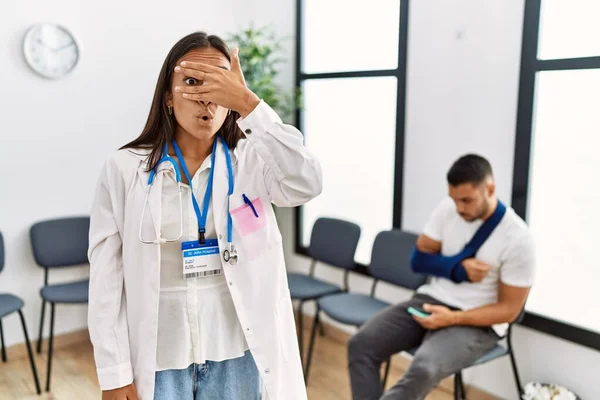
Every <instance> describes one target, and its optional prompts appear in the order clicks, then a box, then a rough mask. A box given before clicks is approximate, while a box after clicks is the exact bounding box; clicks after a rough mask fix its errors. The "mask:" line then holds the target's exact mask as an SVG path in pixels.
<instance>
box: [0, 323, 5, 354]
mask: <svg viewBox="0 0 600 400" xmlns="http://www.w3.org/2000/svg"><path fill="white" fill-rule="evenodd" d="M0 343H2V361H3V362H6V346H5V345H4V328H3V327H2V320H1V319H0Z"/></svg>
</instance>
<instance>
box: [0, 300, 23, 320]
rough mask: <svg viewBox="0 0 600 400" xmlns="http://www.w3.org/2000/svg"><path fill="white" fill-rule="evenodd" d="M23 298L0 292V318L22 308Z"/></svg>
mask: <svg viewBox="0 0 600 400" xmlns="http://www.w3.org/2000/svg"><path fill="white" fill-rule="evenodd" d="M24 305H25V303H24V302H23V300H21V299H20V298H18V297H17V296H13V295H12V294H0V318H2V317H4V316H5V315H8V314H12V313H14V312H15V311H18V310H20V309H21V308H23V306H24Z"/></svg>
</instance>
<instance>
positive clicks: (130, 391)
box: [102, 383, 138, 400]
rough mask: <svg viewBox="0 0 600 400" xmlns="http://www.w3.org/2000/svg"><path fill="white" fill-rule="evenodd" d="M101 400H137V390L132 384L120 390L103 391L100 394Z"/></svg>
mask: <svg viewBox="0 0 600 400" xmlns="http://www.w3.org/2000/svg"><path fill="white" fill-rule="evenodd" d="M102 400H138V396H137V390H136V389H135V385H134V384H133V383H132V384H130V385H127V386H123V387H122V388H118V389H113V390H105V391H103V392H102Z"/></svg>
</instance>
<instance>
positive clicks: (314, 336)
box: [304, 303, 321, 383]
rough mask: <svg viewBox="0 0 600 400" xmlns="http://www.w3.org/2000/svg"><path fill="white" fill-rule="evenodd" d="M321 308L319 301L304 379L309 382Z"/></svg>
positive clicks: (311, 333)
mask: <svg viewBox="0 0 600 400" xmlns="http://www.w3.org/2000/svg"><path fill="white" fill-rule="evenodd" d="M320 311H321V310H320V309H319V304H318V303H317V311H316V313H315V320H314V322H313V325H312V329H311V332H310V343H309V345H308V356H307V359H306V370H305V371H304V381H305V382H306V383H308V374H309V371H310V363H311V361H312V355H313V350H314V346H315V339H316V336H317V326H318V325H319V313H320Z"/></svg>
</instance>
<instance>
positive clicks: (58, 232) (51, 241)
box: [29, 217, 90, 268]
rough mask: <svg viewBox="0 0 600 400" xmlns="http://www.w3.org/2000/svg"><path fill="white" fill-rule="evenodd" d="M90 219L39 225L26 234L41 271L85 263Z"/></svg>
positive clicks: (67, 219)
mask: <svg viewBox="0 0 600 400" xmlns="http://www.w3.org/2000/svg"><path fill="white" fill-rule="evenodd" d="M89 231H90V218H89V217H75V218H60V219H53V220H48V221H42V222H38V223H36V224H35V225H33V226H32V227H31V230H30V232H29V234H30V237H31V246H32V248H33V256H34V258H35V262H36V263H37V264H38V265H39V266H40V267H43V268H54V267H69V266H73V265H80V264H87V263H88V257H87V250H88V246H89V240H88V235H89Z"/></svg>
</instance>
